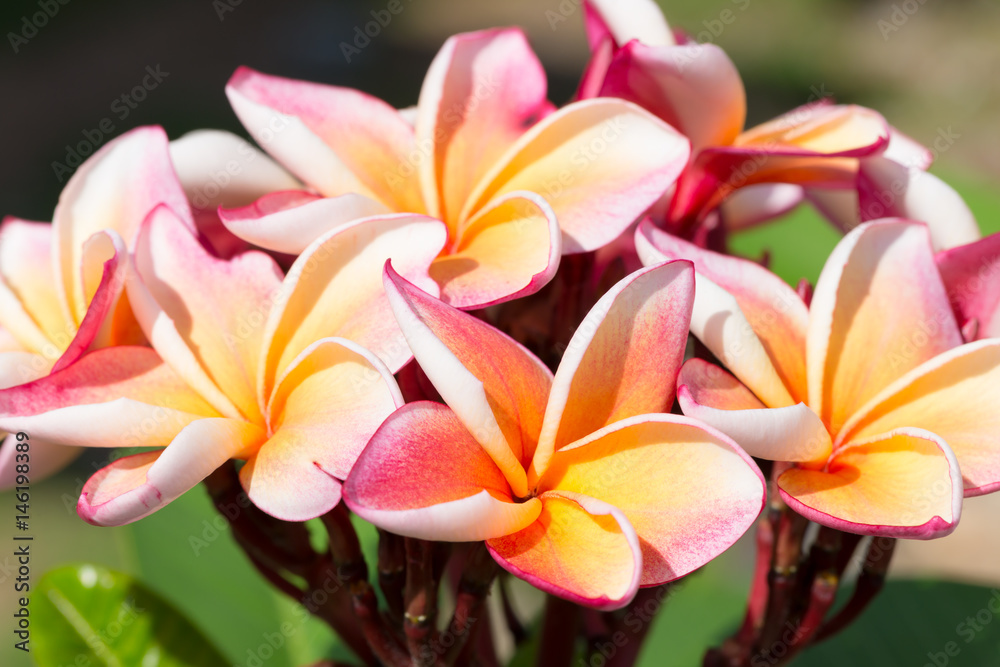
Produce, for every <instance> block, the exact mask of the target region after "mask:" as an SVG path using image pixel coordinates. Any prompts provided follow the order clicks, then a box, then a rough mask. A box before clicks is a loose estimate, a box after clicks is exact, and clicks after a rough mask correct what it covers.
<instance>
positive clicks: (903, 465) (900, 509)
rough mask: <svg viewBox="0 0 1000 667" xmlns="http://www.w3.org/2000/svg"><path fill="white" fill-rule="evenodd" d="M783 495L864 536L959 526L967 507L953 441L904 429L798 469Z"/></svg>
mask: <svg viewBox="0 0 1000 667" xmlns="http://www.w3.org/2000/svg"><path fill="white" fill-rule="evenodd" d="M778 488H779V490H780V491H781V497H782V498H783V499H784V500H785V502H786V503H788V506H789V507H791V508H792V509H793V510H795V511H796V512H798V513H799V514H801V515H802V516H804V517H806V518H807V519H810V520H812V521H815V522H816V523H819V524H822V525H824V526H830V527H831V528H836V529H838V530H843V531H845V532H849V533H856V534H859V535H884V536H888V537H906V538H912V539H918V540H928V539H933V538H935V537H943V536H945V535H947V534H948V533H950V532H951V531H953V530H954V529H955V526H956V525H957V524H958V519H959V516H960V515H961V513H962V477H961V473H960V472H959V469H958V463H957V462H956V461H955V456H954V454H952V452H951V449H949V448H948V445H947V444H946V443H945V442H944V440H942V439H941V438H939V437H938V436H936V435H934V434H933V433H929V432H927V431H923V430H921V429H916V428H901V429H896V430H894V431H892V432H889V433H885V434H882V435H878V436H874V437H872V438H870V439H867V440H863V441H860V442H852V443H851V444H850V445H848V446H847V447H844V448H842V449H840V450H839V451H837V452H835V453H834V455H833V456H832V457H831V459H830V463H829V464H828V466H827V469H826V471H820V470H802V469H799V468H793V469H791V470H789V471H787V472H785V473H783V474H782V475H781V477H779V478H778Z"/></svg>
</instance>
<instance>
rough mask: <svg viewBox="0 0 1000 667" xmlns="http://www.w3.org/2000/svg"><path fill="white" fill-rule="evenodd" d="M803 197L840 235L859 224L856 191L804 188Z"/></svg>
mask: <svg viewBox="0 0 1000 667" xmlns="http://www.w3.org/2000/svg"><path fill="white" fill-rule="evenodd" d="M805 195H806V199H808V200H809V202H810V203H811V204H812V205H813V207H815V208H816V210H817V211H819V212H820V214H821V215H823V217H825V218H826V219H827V220H829V221H830V223H831V224H832V225H833V226H834V227H836V228H837V229H838V230H840V233H841V234H846V233H847V232H849V231H851V230H852V229H854V228H855V227H857V226H858V225H860V224H861V211H860V209H859V208H858V191H857V189H849V190H848V189H840V190H824V189H821V188H805ZM723 208H725V205H723Z"/></svg>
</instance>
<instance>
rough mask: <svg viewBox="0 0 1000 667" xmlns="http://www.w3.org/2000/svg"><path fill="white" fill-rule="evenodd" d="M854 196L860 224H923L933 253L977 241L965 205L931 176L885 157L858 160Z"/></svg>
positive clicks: (955, 194) (976, 230) (943, 183)
mask: <svg viewBox="0 0 1000 667" xmlns="http://www.w3.org/2000/svg"><path fill="white" fill-rule="evenodd" d="M858 196H859V204H860V207H861V219H862V220H874V219H877V218H890V217H897V218H909V219H910V220H917V221H919V222H924V223H927V226H928V227H929V228H930V231H931V240H932V242H933V243H934V249H935V250H947V249H948V248H954V247H956V246H960V245H963V244H966V243H972V242H973V241H977V240H979V237H980V234H979V226H978V225H977V224H976V218H975V216H973V215H972V211H971V210H969V206H968V204H966V203H965V201H964V200H963V199H962V196H961V195H959V194H958V193H957V192H955V190H953V189H952V188H951V186H949V185H948V184H947V183H945V182H944V181H942V180H941V179H940V178H938V177H937V176H935V175H934V174H929V173H927V172H925V171H921V170H920V169H916V168H911V167H906V166H904V165H902V164H899V163H898V162H895V161H893V160H890V159H888V158H885V157H873V158H869V159H867V160H862V161H861V167H860V169H859V171H858Z"/></svg>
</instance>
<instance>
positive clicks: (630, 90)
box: [580, 0, 979, 248]
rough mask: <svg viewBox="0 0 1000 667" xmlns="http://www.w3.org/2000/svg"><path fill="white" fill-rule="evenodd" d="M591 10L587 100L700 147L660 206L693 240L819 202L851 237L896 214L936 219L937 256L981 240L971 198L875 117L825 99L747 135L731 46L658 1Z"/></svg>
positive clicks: (669, 223) (594, 4)
mask: <svg viewBox="0 0 1000 667" xmlns="http://www.w3.org/2000/svg"><path fill="white" fill-rule="evenodd" d="M586 7H587V32H588V37H589V40H590V44H591V50H592V51H593V54H594V55H593V58H592V62H591V64H590V66H589V67H588V69H587V72H586V74H585V75H584V81H583V84H582V85H581V89H580V96H581V97H583V98H588V97H594V96H610V97H619V98H622V99H626V100H629V101H631V102H635V103H636V104H638V105H640V106H642V107H643V108H645V109H648V110H649V111H651V112H652V113H653V114H655V115H656V116H658V117H659V118H662V119H663V120H665V121H667V122H668V123H670V124H671V125H673V126H674V127H676V128H677V129H678V130H680V132H681V133H682V134H684V135H685V136H687V137H688V138H689V139H690V140H691V144H692V158H691V163H690V165H689V166H688V167H687V168H686V169H685V171H684V173H683V174H682V175H681V177H680V178H679V179H678V182H677V187H676V189H675V190H674V191H673V192H672V193H671V195H670V196H669V199H668V201H665V202H663V206H662V207H658V209H659V208H662V209H663V210H662V212H661V213H660V215H662V217H663V218H664V223H665V226H666V228H667V229H670V230H677V231H683V232H685V233H687V232H688V231H689V229H690V227H691V226H692V225H695V224H699V223H701V222H703V221H704V220H705V219H706V217H707V216H708V215H709V214H710V213H712V212H713V211H715V210H720V211H721V215H722V223H723V224H724V225H725V227H726V229H728V230H730V231H736V230H739V229H744V228H747V227H750V226H753V225H756V224H759V223H761V222H764V221H766V220H770V219H773V218H775V217H777V216H779V215H782V214H784V213H786V212H787V211H789V210H791V209H792V208H794V207H795V206H797V205H798V204H799V203H801V202H802V201H803V199H808V200H809V201H811V202H812V204H813V205H814V206H815V207H816V208H817V209H818V210H819V211H820V212H821V213H823V214H824V215H825V216H826V217H828V218H829V219H830V220H831V222H833V223H834V224H835V225H836V226H838V227H839V228H840V229H841V230H842V231H844V232H847V231H849V230H850V229H853V228H854V227H856V226H857V225H858V224H860V223H861V222H862V221H867V220H872V219H877V218H882V217H891V216H897V217H907V218H911V219H914V220H920V221H922V222H926V223H927V224H928V225H929V226H930V228H931V230H932V235H933V238H934V242H935V247H937V248H950V247H952V246H955V245H960V244H962V243H969V242H971V241H974V240H976V239H978V238H979V231H978V227H977V226H976V223H975V219H974V218H973V216H972V213H971V212H970V211H969V209H968V206H966V205H965V203H964V202H963V201H962V198H961V197H960V196H959V195H958V194H957V193H956V192H955V191H954V190H952V189H951V188H950V187H949V186H948V185H947V184H945V183H944V182H943V181H941V180H940V179H938V178H937V177H936V176H934V175H932V174H928V173H926V170H927V168H928V167H929V166H930V163H931V161H932V154H931V152H930V151H928V150H927V149H926V148H924V147H923V146H921V145H919V144H918V143H917V142H915V141H913V140H912V139H910V138H909V137H907V136H905V135H904V134H902V133H901V132H899V131H898V130H896V129H895V128H892V127H890V126H889V125H888V123H887V122H886V121H885V119H884V118H882V116H881V115H879V114H878V113H876V112H875V111H872V110H870V109H866V108H864V107H859V106H854V105H833V104H831V103H830V102H829V100H828V99H817V100H816V101H815V102H813V103H811V104H807V105H805V106H802V107H799V108H798V109H795V110H793V111H790V112H789V113H787V114H784V115H782V116H779V117H778V118H775V119H774V120H771V121H769V122H767V123H764V124H762V125H758V126H757V127H754V128H751V129H748V130H744V129H743V124H744V121H745V118H746V93H745V91H744V88H743V83H742V80H741V79H740V76H739V73H738V72H737V70H736V67H735V65H733V63H732V61H731V60H730V59H729V57H728V56H727V55H726V54H725V52H724V51H723V50H722V49H720V48H719V47H717V46H715V45H714V44H698V43H697V42H694V41H692V40H689V39H687V38H686V37H684V36H683V35H678V36H675V35H674V34H673V33H672V32H671V31H670V29H669V28H668V27H667V24H666V21H665V20H663V18H662V16H659V19H658V20H657V18H656V17H657V16H658V15H659V14H660V12H659V8H658V7H657V6H656V4H655V3H652V2H648V1H647V0H627V1H625V2H609V1H608V0H601V1H594V0H588V1H587V2H586ZM918 181H919V182H920V186H919V187H914V183H916V182H918Z"/></svg>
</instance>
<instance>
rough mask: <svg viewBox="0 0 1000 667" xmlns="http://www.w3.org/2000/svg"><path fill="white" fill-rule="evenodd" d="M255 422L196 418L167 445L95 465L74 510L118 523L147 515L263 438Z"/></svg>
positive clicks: (90, 517) (92, 519)
mask: <svg viewBox="0 0 1000 667" xmlns="http://www.w3.org/2000/svg"><path fill="white" fill-rule="evenodd" d="M265 437H266V434H265V433H264V430H263V429H262V428H260V427H259V426H255V425H253V424H249V423H247V422H243V421H239V420H236V419H200V420H198V421H196V422H193V423H192V424H190V425H188V426H187V427H185V428H184V429H183V430H182V431H181V432H180V433H178V434H177V437H176V438H174V440H173V441H172V442H171V443H170V444H169V445H168V446H167V448H166V449H163V450H158V451H152V452H144V453H142V454H134V455H132V456H127V457H125V458H122V459H118V460H117V461H115V462H113V463H111V464H110V465H108V466H105V467H104V468H101V469H100V470H98V471H97V472H96V473H95V474H94V475H93V476H92V477H91V478H90V479H89V480H87V483H86V484H85V485H84V487H83V493H81V494H80V500H79V501H78V502H77V505H76V511H77V514H79V515H80V517H81V518H82V519H83V520H84V521H86V522H87V523H92V524H94V525H95V526H121V525H123V524H126V523H132V522H133V521H137V520H139V519H141V518H143V517H145V516H148V515H150V514H152V513H153V512H155V511H156V510H158V509H160V508H161V507H163V506H164V505H166V504H167V503H170V502H172V501H173V500H175V499H177V498H178V497H179V496H180V495H181V494H182V493H184V492H185V491H188V490H189V489H192V488H194V487H195V486H196V485H197V484H198V483H199V482H201V481H202V480H203V479H205V478H206V477H208V475H210V474H211V473H212V471H214V470H215V469H216V468H218V467H219V466H220V465H222V464H223V463H225V462H226V461H228V460H229V459H231V458H237V457H242V456H246V455H247V453H248V452H250V451H253V450H254V449H256V448H257V447H259V446H260V444H261V443H262V442H263V440H264V438H265Z"/></svg>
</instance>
